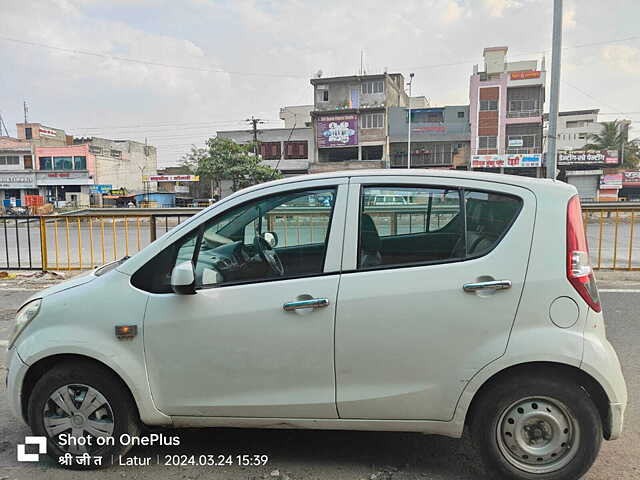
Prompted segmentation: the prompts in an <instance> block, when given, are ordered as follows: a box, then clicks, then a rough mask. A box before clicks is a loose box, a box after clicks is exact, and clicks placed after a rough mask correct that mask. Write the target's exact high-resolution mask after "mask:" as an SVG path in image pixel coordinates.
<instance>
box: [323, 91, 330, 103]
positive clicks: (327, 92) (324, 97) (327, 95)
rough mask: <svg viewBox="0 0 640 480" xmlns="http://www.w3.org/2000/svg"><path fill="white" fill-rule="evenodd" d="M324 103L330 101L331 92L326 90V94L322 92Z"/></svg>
mask: <svg viewBox="0 0 640 480" xmlns="http://www.w3.org/2000/svg"><path fill="white" fill-rule="evenodd" d="M322 101H323V102H328V101H329V90H325V91H324V92H322Z"/></svg>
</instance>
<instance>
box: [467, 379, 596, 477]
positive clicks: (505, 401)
mask: <svg viewBox="0 0 640 480" xmlns="http://www.w3.org/2000/svg"><path fill="white" fill-rule="evenodd" d="M481 395H482V396H481V397H480V398H479V399H478V403H477V404H476V405H475V406H474V409H473V417H472V424H471V435H472V438H473V443H474V445H475V447H476V449H477V450H478V452H479V454H480V457H481V458H482V460H483V463H484V465H485V467H486V468H487V470H488V471H489V472H490V475H491V477H490V478H500V479H519V480H571V479H579V478H581V477H582V476H583V475H584V474H585V473H586V472H587V471H588V470H589V468H591V466H592V465H593V462H594V461H595V459H596V457H597V455H598V452H599V450H600V445H601V443H602V438H603V431H602V421H601V418H600V415H599V414H598V410H597V409H596V406H595V404H594V403H593V401H592V400H591V398H590V397H589V395H588V393H587V392H586V391H585V390H584V389H583V388H582V387H581V386H579V385H578V384H577V383H575V382H573V381H571V380H569V379H567V378H566V377H562V376H555V375H540V374H538V375H535V376H530V375H529V376H527V374H526V373H523V374H521V375H519V376H518V377H516V378H512V379H511V380H510V381H502V382H500V383H496V384H495V385H491V386H489V387H488V390H486V391H484V392H482V393H481Z"/></svg>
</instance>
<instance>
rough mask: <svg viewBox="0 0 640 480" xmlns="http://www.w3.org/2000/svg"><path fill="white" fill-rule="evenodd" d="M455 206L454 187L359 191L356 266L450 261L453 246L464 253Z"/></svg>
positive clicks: (456, 193)
mask: <svg viewBox="0 0 640 480" xmlns="http://www.w3.org/2000/svg"><path fill="white" fill-rule="evenodd" d="M381 198H385V199H390V200H391V201H385V202H380V201H379V199H381ZM460 208H461V202H460V191H459V190H458V189H457V188H456V189H454V188H452V189H446V188H413V187H410V188H409V187H402V188H393V187H390V188H388V187H384V188H383V187H364V188H363V193H362V207H361V212H360V233H359V257H360V258H359V267H360V268H371V267H376V266H383V265H402V264H413V263H422V262H432V261H442V260H448V259H450V258H454V257H455V255H456V254H457V253H456V252H457V250H456V249H455V248H454V247H455V246H456V245H458V244H460V245H461V246H462V250H463V251H464V235H463V233H464V232H463V222H462V221H460V215H459V214H460Z"/></svg>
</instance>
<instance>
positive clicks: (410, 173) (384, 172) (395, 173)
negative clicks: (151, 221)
mask: <svg viewBox="0 0 640 480" xmlns="http://www.w3.org/2000/svg"><path fill="white" fill-rule="evenodd" d="M345 177H350V178H354V177H434V178H451V179H461V180H462V179H466V180H481V181H484V182H493V183H500V184H506V185H516V186H520V187H524V188H528V189H530V190H533V191H540V190H544V189H546V188H564V189H572V187H571V186H570V185H568V184H567V183H565V182H561V181H559V180H551V179H547V178H532V177H525V176H521V175H509V174H500V173H490V172H477V171H467V170H448V169H418V168H412V169H402V168H384V169H375V170H366V169H362V170H340V171H334V172H324V173H310V174H304V175H296V176H291V177H286V178H282V179H280V180H273V181H271V182H266V183H261V184H258V185H254V186H252V187H248V188H245V189H243V190H239V191H238V192H235V193H234V194H232V195H231V196H236V195H238V194H244V193H248V192H251V191H255V190H261V189H262V188H265V187H271V186H276V185H286V184H289V183H297V182H301V181H307V180H324V179H331V178H345ZM227 198H229V197H227Z"/></svg>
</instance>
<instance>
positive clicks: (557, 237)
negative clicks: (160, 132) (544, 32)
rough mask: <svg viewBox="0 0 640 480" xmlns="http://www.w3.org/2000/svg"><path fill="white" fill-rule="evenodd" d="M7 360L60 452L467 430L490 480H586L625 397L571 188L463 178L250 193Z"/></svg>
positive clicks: (13, 387)
mask: <svg viewBox="0 0 640 480" xmlns="http://www.w3.org/2000/svg"><path fill="white" fill-rule="evenodd" d="M379 196H400V197H403V198H408V199H411V200H410V202H407V203H406V204H394V205H391V206H380V205H378V204H377V203H376V202H375V201H372V199H375V198H377V197H379ZM8 359H9V361H8V368H9V371H8V393H9V396H10V404H11V405H12V408H13V410H14V411H15V413H16V415H18V416H20V417H22V418H23V419H24V420H25V421H26V422H27V423H28V424H29V425H30V426H31V429H32V431H33V433H34V434H35V435H44V436H47V437H48V439H49V444H48V445H49V453H51V454H52V455H53V456H54V457H57V456H60V455H64V454H65V453H67V452H69V453H71V454H74V455H75V454H79V453H83V452H84V451H85V450H88V453H90V454H92V455H97V456H105V457H106V456H110V455H118V454H123V453H124V452H126V451H127V449H128V445H124V444H120V443H119V442H115V445H113V446H96V443H94V444H93V445H94V446H78V445H71V446H68V445H65V444H64V443H65V442H61V441H60V439H61V438H62V435H63V434H64V435H66V438H67V442H66V443H68V438H69V436H71V437H73V438H76V439H78V438H81V437H82V438H84V439H89V440H90V439H92V438H98V437H107V438H108V437H114V438H121V435H122V434H131V435H136V434H137V433H138V432H139V431H140V427H141V426H142V425H149V426H168V427H205V426H211V427H216V426H225V427H266V428H315V429H353V430H380V431H385V430H395V431H407V432H423V433H429V434H441V435H447V436H451V437H460V436H461V435H462V433H463V430H464V429H465V427H468V428H469V429H470V431H471V434H472V436H473V438H474V441H475V444H476V445H477V447H478V449H479V452H480V453H481V456H482V458H483V459H484V461H485V463H486V465H487V468H488V469H489V470H490V471H492V472H493V473H492V475H493V477H492V478H496V477H501V478H502V477H506V478H519V479H571V478H578V477H580V476H581V475H582V474H584V473H585V472H586V471H587V470H588V469H589V467H590V466H591V464H592V463H593V461H594V460H595V458H596V455H597V453H598V450H599V448H600V444H601V441H602V439H603V438H605V439H615V438H617V437H618V436H619V435H620V433H621V430H622V423H623V414H624V410H625V406H626V403H627V391H626V386H625V382H624V378H623V376H622V372H621V368H620V364H619V361H618V358H617V356H616V353H615V352H614V350H613V348H612V347H611V345H610V343H609V342H608V341H607V339H606V336H605V325H604V322H603V317H602V313H601V307H600V302H599V298H598V292H597V288H596V283H595V279H594V276H593V272H592V270H591V267H590V263H589V256H588V248H587V242H586V237H585V232H584V227H583V223H582V217H581V209H580V203H579V200H578V197H577V195H576V190H575V189H574V187H572V186H569V185H567V184H565V183H561V182H557V181H549V180H536V179H529V178H523V177H513V176H508V175H495V174H482V173H468V172H459V171H449V172H443V171H428V170H415V171H401V170H382V171H356V172H354V171H350V172H338V173H331V174H323V175H308V176H299V177H294V178H288V179H285V180H279V181H276V182H271V183H265V184H262V185H258V186H255V187H252V188H248V189H246V190H242V191H240V192H237V193H235V194H234V195H232V196H230V197H228V198H225V199H224V200H222V201H220V202H218V203H216V204H215V205H213V206H211V207H210V208H207V209H206V210H203V211H202V212H201V213H199V214H198V215H196V216H194V217H192V218H191V219H190V220H189V221H187V222H184V223H182V224H180V225H178V226H177V227H176V228H174V229H173V230H171V231H169V232H168V233H166V234H165V235H164V236H163V237H161V238H159V239H158V240H157V241H155V242H154V243H152V244H151V245H149V246H148V247H147V248H145V249H144V250H142V251H141V252H139V253H137V254H136V255H134V256H133V257H131V258H129V259H123V260H122V261H119V262H115V263H112V264H108V265H105V266H103V267H101V268H98V269H97V270H95V271H94V272H92V273H91V274H89V275H86V276H82V277H79V278H75V279H72V280H70V281H68V282H65V283H62V284H60V285H58V286H55V287H52V288H49V289H46V290H44V291H42V292H40V293H38V294H36V295H34V296H33V297H32V298H31V299H30V300H28V301H27V302H26V303H25V304H24V305H23V306H22V307H21V308H20V309H19V311H18V314H17V317H16V321H15V328H14V330H13V333H12V337H11V338H10V341H9V355H8Z"/></svg>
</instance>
